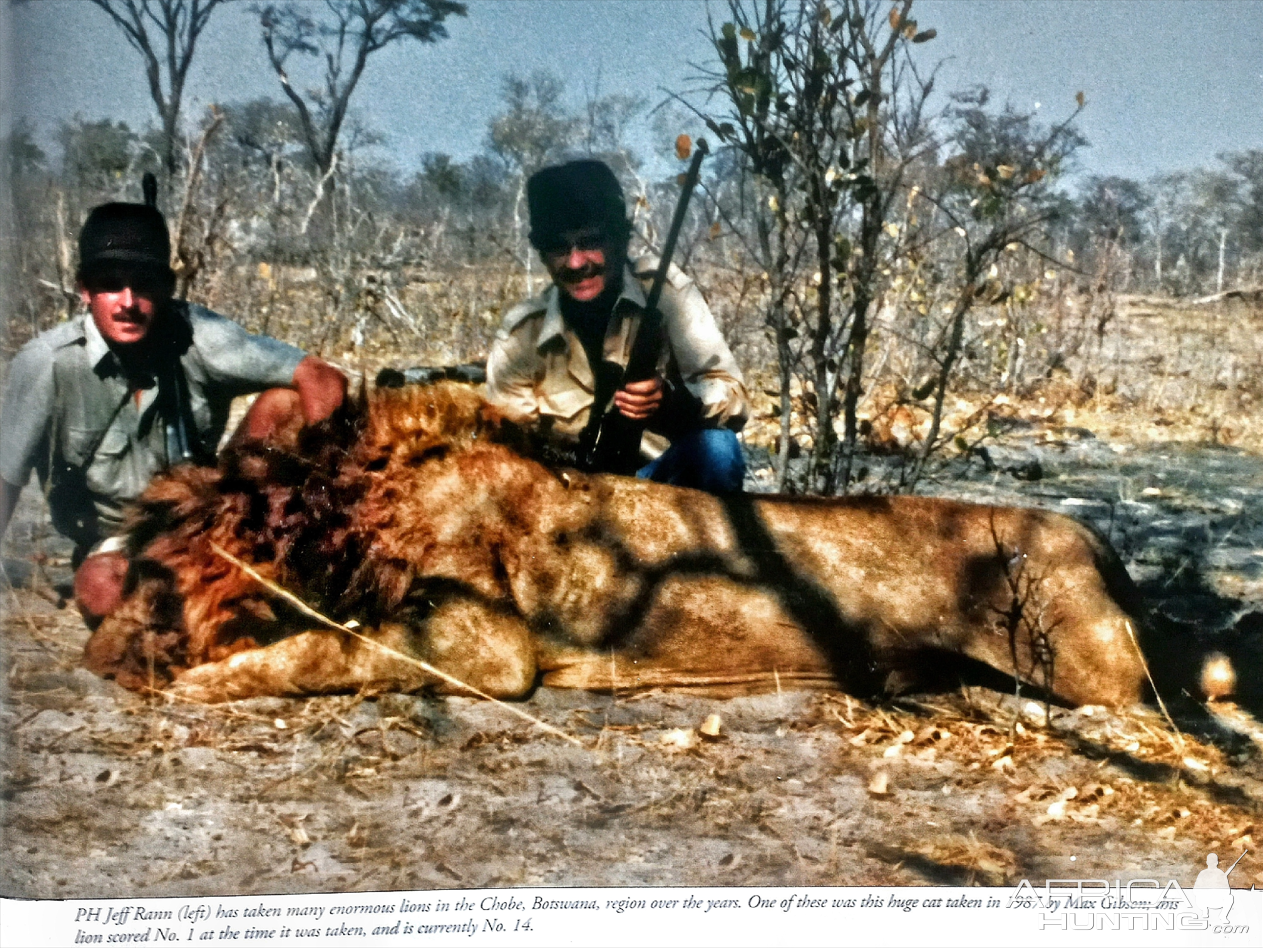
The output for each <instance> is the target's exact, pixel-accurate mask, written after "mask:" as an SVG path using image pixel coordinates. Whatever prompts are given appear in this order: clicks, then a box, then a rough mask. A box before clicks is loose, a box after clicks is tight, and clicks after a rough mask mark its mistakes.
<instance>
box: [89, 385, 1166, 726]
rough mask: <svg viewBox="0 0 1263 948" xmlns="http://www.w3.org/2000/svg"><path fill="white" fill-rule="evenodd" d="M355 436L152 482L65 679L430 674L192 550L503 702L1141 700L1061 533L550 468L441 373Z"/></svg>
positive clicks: (940, 510)
mask: <svg viewBox="0 0 1263 948" xmlns="http://www.w3.org/2000/svg"><path fill="white" fill-rule="evenodd" d="M361 428H362V430H361ZM348 431H349V429H348ZM353 434H354V435H355V436H354V437H352V436H351V434H348V433H346V432H344V434H343V435H342V437H341V439H340V440H341V443H342V446H341V447H338V442H339V439H338V438H336V437H333V436H330V437H329V439H327V440H326V442H325V443H318V442H313V441H312V436H308V442H307V443H306V444H305V445H304V449H303V451H300V452H298V454H297V456H296V457H294V456H290V455H287V454H285V453H284V452H272V453H271V454H269V453H268V452H263V451H259V452H256V453H255V454H253V455H251V454H249V453H248V452H247V453H246V454H244V455H242V456H238V457H235V458H232V459H229V460H227V461H226V462H225V463H224V464H221V469H220V470H219V471H217V472H216V471H193V470H187V471H175V472H172V473H171V474H170V475H168V476H166V477H165V478H163V479H161V480H159V481H157V482H155V484H154V485H153V486H152V487H151V489H150V491H149V492H148V493H147V495H146V497H145V499H144V501H143V502H142V508H141V512H140V515H139V518H138V520H137V522H136V526H135V528H134V529H133V534H132V536H133V544H134V547H135V548H134V551H133V552H134V554H135V557H136V558H135V560H134V565H133V570H132V590H131V592H130V594H129V596H128V598H127V599H126V600H125V601H124V603H123V605H122V606H121V607H120V609H119V610H118V611H117V612H116V613H115V614H114V615H112V616H111V617H109V618H108V619H107V620H106V621H105V623H104V624H103V625H102V626H101V628H100V629H99V630H98V632H97V633H96V635H95V636H94V637H93V640H92V642H90V643H89V649H88V661H89V665H90V667H93V668H95V669H96V670H98V671H100V672H101V673H103V674H113V675H116V676H117V677H118V678H119V680H120V681H122V682H123V683H124V684H127V685H128V686H130V687H142V688H143V687H146V686H147V685H148V684H151V683H152V684H160V685H165V684H166V682H167V681H168V679H170V678H174V682H173V685H172V687H173V688H174V689H175V690H176V691H178V692H183V693H184V694H185V695H187V696H189V697H194V698H199V699H202V700H222V699H226V698H235V697H247V696H251V695H266V694H309V693H317V692H324V691H337V690H348V689H357V688H370V689H375V690H385V689H393V690H415V689H417V688H419V687H422V686H425V685H427V684H434V683H435V679H434V677H433V676H431V675H429V674H428V673H426V672H424V671H422V670H421V669H420V668H419V667H418V666H417V665H415V664H411V663H409V662H407V661H405V660H403V659H400V658H398V657H396V656H395V655H394V654H391V653H388V652H385V651H383V650H381V649H378V648H376V647H374V646H373V645H370V644H368V643H366V642H364V641H362V640H360V639H356V638H351V637H348V636H346V635H344V634H343V633H340V632H337V631H333V630H323V631H315V630H312V629H313V626H314V625H315V623H313V622H312V621H311V620H310V619H305V618H302V617H301V616H300V615H299V614H297V613H294V612H290V611H287V610H286V609H285V608H284V607H281V606H278V605H276V600H275V597H273V596H270V594H269V593H268V592H267V591H266V590H264V589H263V588H262V587H261V586H260V585H259V584H258V583H256V582H255V581H254V580H251V579H249V578H248V577H246V576H245V575H244V574H243V573H242V572H241V571H240V570H238V569H237V568H235V567H233V566H232V565H230V564H229V563H228V562H227V561H225V560H224V559H222V558H220V557H218V556H217V555H216V554H214V553H213V551H212V550H211V548H210V543H211V541H214V542H216V543H218V544H219V545H221V546H222V547H224V548H225V549H228V550H229V551H231V552H232V553H233V555H235V556H238V557H240V558H242V559H243V560H245V561H247V562H250V563H251V564H254V565H255V566H256V567H257V568H258V569H260V570H261V571H262V572H264V573H265V574H267V575H269V576H272V577H274V578H276V579H277V580H278V581H280V582H281V583H283V584H284V585H286V586H287V587H289V588H291V589H293V590H294V591H295V592H296V593H298V594H299V595H302V596H304V597H306V598H307V599H308V600H309V601H311V602H312V603H313V604H314V605H316V606H318V607H320V608H322V609H324V610H326V611H328V612H330V613H333V614H334V615H336V616H337V617H338V618H340V619H349V618H356V619H358V620H359V621H361V622H363V623H364V624H365V631H366V634H369V635H370V636H377V637H379V638H380V639H381V641H383V642H388V643H389V644H390V645H391V647H392V648H393V649H395V650H397V651H400V652H403V653H405V654H409V655H413V656H415V657H417V658H420V659H422V660H424V661H426V662H430V663H432V664H433V665H436V666H438V667H440V668H442V669H443V670H445V671H447V672H448V673H450V674H452V675H454V676H456V677H458V678H460V679H461V680H463V681H466V682H468V683H469V684H471V685H474V686H476V687H477V688H479V689H480V690H482V691H484V692H487V693H490V694H494V695H496V696H501V697H503V696H518V695H522V694H524V693H526V692H527V691H529V690H530V689H531V688H532V687H533V686H534V684H535V683H536V681H538V680H542V682H543V683H544V684H548V685H555V686H559V687H574V688H590V689H600V690H611V689H613V690H619V691H622V690H635V689H645V688H655V687H669V688H695V689H700V690H704V691H706V692H709V693H715V694H731V693H736V692H743V691H759V690H771V689H774V688H777V687H792V686H798V687H801V686H818V687H835V686H841V687H845V688H852V689H859V690H865V691H872V690H877V689H878V688H880V687H881V686H882V685H883V684H886V683H888V679H889V677H890V676H891V675H892V674H893V675H894V676H895V677H896V678H898V677H906V676H907V675H908V674H910V673H919V672H920V671H921V670H924V669H926V668H931V669H932V668H933V667H934V666H935V665H937V664H940V663H941V660H942V659H943V658H945V657H951V656H957V657H963V658H966V659H972V660H976V661H978V662H982V663H984V664H985V665H988V666H990V667H991V668H993V669H996V670H998V671H1000V672H1002V673H1004V674H1007V675H1012V674H1013V673H1014V672H1015V670H1016V672H1017V674H1018V676H1019V677H1021V678H1022V679H1023V680H1025V681H1028V682H1031V683H1034V684H1038V685H1041V686H1047V689H1048V690H1049V691H1050V692H1051V693H1053V694H1054V695H1056V696H1057V697H1059V698H1061V699H1063V700H1066V701H1069V702H1072V703H1107V704H1121V703H1127V702H1131V701H1135V700H1138V699H1139V698H1140V697H1141V695H1142V690H1143V687H1142V686H1143V682H1144V669H1143V665H1142V662H1141V659H1140V655H1139V652H1138V649H1137V647H1136V645H1135V640H1134V638H1133V637H1132V636H1131V634H1130V631H1129V629H1128V626H1127V623H1128V616H1127V613H1126V612H1125V611H1124V609H1123V607H1122V606H1120V604H1119V601H1118V599H1119V598H1126V596H1127V594H1128V590H1129V586H1128V581H1127V579H1126V574H1125V573H1124V572H1123V571H1122V569H1121V567H1120V566H1119V565H1118V563H1117V561H1116V559H1115V558H1113V556H1112V554H1111V553H1110V551H1109V550H1108V548H1106V547H1105V546H1104V545H1103V544H1102V543H1101V541H1099V540H1098V539H1097V538H1096V537H1095V536H1094V535H1092V534H1091V533H1090V531H1088V530H1087V529H1086V528H1084V527H1082V526H1081V525H1080V524H1078V523H1076V522H1075V521H1073V520H1070V519H1068V518H1065V517H1061V516H1058V515H1055V514H1048V513H1044V512H1040V511H1035V510H1024V509H1013V508H991V507H981V506H974V505H969V504H963V503H958V502H954V501H947V500H937V499H930V498H919V497H883V498H852V499H838V500H808V499H790V498H778V497H758V496H755V495H744V496H739V497H733V498H716V497H712V496H709V495H706V494H701V493H698V492H695V491H689V490H684V489H681V488H674V487H669V486H665V485H661V484H653V483H648V482H644V481H636V480H632V479H628V478H620V477H612V476H586V475H582V474H577V473H575V472H571V471H555V470H552V469H550V468H548V467H545V466H543V465H541V464H539V463H537V462H536V461H534V460H531V459H530V458H529V457H527V456H525V455H524V453H522V450H521V445H516V446H510V444H507V443H504V442H506V441H511V440H512V426H506V425H503V424H502V423H501V422H500V421H499V420H498V419H497V418H496V416H495V414H494V412H492V411H490V410H489V409H487V408H486V406H485V405H483V403H482V402H481V401H480V400H479V399H478V397H477V396H476V394H474V393H473V392H472V390H469V389H467V388H463V387H460V386H452V385H438V386H433V387H429V388H415V387H414V388H410V389H404V390H401V391H398V392H389V393H380V394H378V395H377V396H375V398H374V400H373V403H372V405H371V406H370V409H369V413H368V417H367V421H366V422H365V423H363V424H362V425H361V426H360V428H356V429H355V430H354V432H353ZM313 444H315V445H316V446H314V447H313ZM515 448H516V449H515ZM528 453H529V452H528ZM313 459H314V460H313ZM303 630H306V631H303ZM295 632H301V634H293V633H295ZM268 643H270V644H268ZM1015 661H1016V668H1015ZM446 687H447V688H448V690H457V691H459V689H458V688H453V687H451V686H446Z"/></svg>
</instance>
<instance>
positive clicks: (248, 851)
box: [0, 426, 1263, 898]
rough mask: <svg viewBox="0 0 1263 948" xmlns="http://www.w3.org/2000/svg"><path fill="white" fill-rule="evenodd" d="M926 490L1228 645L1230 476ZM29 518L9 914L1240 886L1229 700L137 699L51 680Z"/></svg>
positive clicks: (60, 619) (1010, 459)
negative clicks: (1099, 544) (1118, 575)
mask: <svg viewBox="0 0 1263 948" xmlns="http://www.w3.org/2000/svg"><path fill="white" fill-rule="evenodd" d="M1032 465H1035V466H1032ZM944 478H945V479H944V480H942V481H940V482H939V483H937V484H934V485H932V486H931V488H930V489H931V490H933V491H934V492H937V493H952V494H955V495H958V496H964V497H969V498H973V499H979V500H991V501H998V502H1023V503H1038V504H1042V505H1048V506H1052V507H1054V508H1056V509H1059V510H1062V511H1063V512H1069V513H1073V514H1076V515H1079V516H1084V517H1086V518H1087V519H1090V520H1091V521H1092V522H1094V523H1095V524H1096V525H1097V526H1098V528H1099V529H1101V530H1102V531H1103V532H1106V533H1107V534H1109V535H1110V536H1111V539H1112V540H1113V542H1114V543H1115V544H1116V545H1117V546H1118V547H1119V549H1120V550H1121V551H1122V553H1123V555H1124V558H1125V559H1126V560H1127V563H1128V567H1129V569H1130V570H1131V571H1132V574H1133V576H1134V577H1135V578H1136V579H1137V580H1138V581H1139V582H1140V583H1141V585H1142V587H1143V588H1144V589H1145V591H1146V593H1147V595H1148V596H1149V599H1150V602H1151V603H1153V605H1154V606H1155V608H1156V610H1157V612H1158V613H1159V614H1160V615H1161V616H1164V617H1165V618H1163V619H1162V628H1163V630H1164V631H1163V634H1165V635H1168V636H1175V637H1177V638H1178V639H1179V640H1180V641H1182V642H1186V643H1187V644H1188V647H1189V650H1190V652H1191V651H1192V650H1193V648H1194V646H1197V647H1198V648H1200V647H1202V646H1205V645H1207V644H1211V645H1215V644H1218V643H1222V644H1223V647H1224V648H1225V649H1226V650H1229V651H1231V652H1233V653H1234V654H1235V655H1236V656H1238V660H1239V662H1240V661H1241V660H1242V659H1243V658H1248V657H1249V656H1250V655H1251V654H1253V655H1255V656H1256V657H1257V655H1258V653H1259V649H1258V644H1257V643H1258V639H1259V632H1258V623H1257V620H1256V619H1255V618H1252V617H1251V616H1250V615H1249V614H1250V613H1251V612H1252V610H1256V609H1261V608H1263V524H1260V518H1261V517H1263V461H1261V460H1260V459H1259V458H1258V457H1256V456H1252V455H1248V454H1244V453H1242V452H1234V451H1229V450H1225V449H1192V448H1176V447H1170V446H1165V447H1164V446H1156V447H1150V448H1122V447H1111V446H1110V445H1108V444H1104V443H1102V442H1100V441H1097V440H1096V439H1093V438H1091V437H1090V436H1088V435H1087V434H1086V433H1084V432H1077V431H1073V430H1066V431H1051V432H1050V431H1047V430H1035V429H1030V430H1026V429H1022V428H1020V426H1019V427H1018V428H1015V429H1014V430H1012V431H1009V432H1006V433H1004V436H1003V437H1001V438H999V439H998V441H997V442H996V443H995V444H994V445H993V446H992V447H991V448H990V449H989V451H988V454H987V455H986V456H985V457H983V456H981V455H975V456H974V457H973V458H972V459H970V460H962V461H961V462H959V464H958V465H957V467H956V469H954V470H950V471H948V472H946V474H945V475H944ZM41 516H42V514H41V509H40V502H39V499H38V497H37V496H35V495H33V494H32V493H31V492H29V491H28V494H27V495H26V497H25V498H24V501H23V507H22V512H21V515H20V521H19V522H18V523H16V524H15V528H14V529H13V530H11V537H10V540H9V542H8V550H9V553H10V554H11V555H10V556H9V558H7V559H6V560H5V564H6V568H7V571H8V574H9V577H10V579H11V580H12V581H13V585H14V586H16V587H18V588H15V589H12V590H0V595H3V596H4V597H5V598H4V601H5V606H4V619H3V640H2V641H3V673H4V675H3V683H4V686H5V688H6V689H7V691H6V693H5V695H4V704H3V718H2V720H0V734H2V735H3V739H4V740H5V741H6V742H7V743H6V746H5V747H4V748H3V763H4V767H3V804H2V806H3V827H4V829H3V833H4V836H3V849H4V851H5V853H6V859H5V860H4V864H3V867H0V891H2V892H3V894H4V895H7V896H16V897H56V898H69V897H82V896H94V897H104V896H122V895H129V896H138V895H175V894H180V895H199V894H210V893H229V894H247V893H275V892H312V891H324V890H345V889H352V890H354V889H364V890H384V889H393V888H407V889H412V888H452V887H460V888H467V887H485V886H513V885H637V884H654V885H673V884H687V885H753V884H760V885H775V884H781V885H795V886H797V885H839V884H841V885H845V884H889V885H917V884H944V883H950V884H1004V883H1016V882H1017V881H1018V880H1020V879H1022V878H1028V879H1031V880H1032V881H1035V880H1042V879H1044V878H1047V877H1050V876H1052V877H1067V876H1075V877H1097V878H1114V877H1115V876H1116V875H1118V874H1120V873H1122V874H1125V875H1130V876H1136V877H1140V876H1147V877H1151V878H1159V879H1163V880H1166V879H1169V878H1173V879H1176V880H1178V881H1181V882H1185V883H1188V882H1191V881H1192V879H1193V877H1194V876H1195V874H1196V872H1197V870H1198V869H1200V868H1201V867H1202V866H1203V865H1204V858H1205V854H1206V853H1207V852H1208V851H1211V850H1213V851H1216V852H1218V853H1219V854H1220V858H1221V860H1223V859H1227V861H1228V862H1231V861H1232V860H1233V859H1235V858H1236V857H1237V855H1238V854H1239V853H1240V852H1241V850H1242V849H1243V848H1244V849H1249V850H1250V853H1249V854H1248V855H1246V857H1245V859H1244V860H1243V861H1242V863H1241V864H1240V865H1239V866H1238V867H1237V869H1236V871H1235V872H1234V873H1233V875H1232V881H1233V883H1234V884H1236V885H1245V886H1249V885H1250V884H1251V883H1263V860H1261V859H1260V858H1259V857H1258V855H1257V850H1258V844H1257V841H1258V840H1260V838H1261V836H1263V729H1260V726H1259V724H1258V723H1257V718H1256V717H1252V716H1251V715H1250V714H1248V713H1247V712H1246V711H1245V710H1244V709H1242V708H1240V707H1238V706H1236V705H1233V704H1229V703H1220V704H1218V705H1216V706H1215V708H1214V713H1213V714H1210V713H1207V712H1206V711H1205V710H1204V709H1203V708H1202V706H1200V705H1198V704H1196V703H1195V702H1193V701H1191V700H1190V699H1187V698H1185V699H1183V700H1180V701H1178V702H1177V703H1176V704H1175V705H1173V706H1172V707H1171V709H1170V710H1171V712H1172V714H1173V715H1174V716H1175V718H1176V723H1177V724H1178V725H1179V729H1180V730H1179V732H1178V733H1177V732H1176V731H1174V730H1173V729H1172V727H1171V725H1170V724H1169V723H1168V721H1167V719H1166V718H1165V717H1164V715H1163V714H1162V713H1161V712H1160V711H1159V710H1158V709H1149V708H1141V709H1136V710H1134V711H1129V712H1126V713H1121V714H1117V713H1112V712H1106V711H1104V710H1103V709H1099V708H1085V709H1079V710H1076V711H1069V710H1064V709H1057V708H1053V709H1051V713H1050V715H1049V709H1046V708H1044V707H1043V706H1040V705H1037V704H1035V703H1034V702H1031V701H1029V700H1028V699H1027V698H1025V697H1023V698H1020V699H1015V698H1014V697H1013V696H1012V695H1004V694H1001V693H998V692H995V691H990V690H987V689H985V688H981V687H961V688H958V689H956V690H952V691H949V692H945V693H939V694H933V695H915V696H911V697H909V698H907V699H904V700H901V701H892V702H890V703H888V704H885V705H881V706H873V705H866V704H862V703H860V702H858V701H855V700H853V699H850V698H848V697H846V696H844V695H840V694H833V693H816V694H809V693H784V694H771V695H764V696H759V697H753V698H742V699H733V700H727V701H718V700H709V699H703V698H697V697H691V696H685V695H679V694H662V693H654V694H650V695H646V696H640V697H635V698H611V697H608V696H601V695H593V694H587V693H577V692H563V691H556V690H551V689H541V690H540V691H538V692H537V693H536V694H535V695H534V696H533V697H532V698H531V699H530V700H529V701H527V702H524V703H523V704H522V705H521V708H522V709H523V710H525V711H526V712H528V713H530V714H532V715H535V716H537V717H538V718H540V719H542V720H544V721H546V722H548V723H549V724H551V725H553V726H555V727H557V728H560V729H561V730H563V731H565V732H567V733H568V734H570V735H572V736H573V737H574V738H575V739H576V740H577V741H578V742H579V744H580V745H582V746H575V745H574V744H571V743H567V742H566V741H564V740H562V739H560V738H557V737H554V736H551V735H548V734H545V733H543V732H541V731H539V730H538V729H535V728H533V726H532V725H530V724H529V723H528V722H526V721H523V720H522V719H520V718H518V717H515V716H514V715H512V714H510V713H509V712H508V711H506V710H505V709H503V708H500V707H497V706H494V705H491V704H487V703H484V702H478V701H473V700H467V699H459V698H447V699H436V698H431V697H426V696H400V695H386V696H380V697H369V696H356V695H345V696H336V697H328V698H316V699H307V700H278V699H264V700H252V701H245V702H238V703H234V704H230V705H221V706H214V707H201V706H193V705H186V704H171V703H162V702H158V701H153V700H146V699H142V698H140V697H138V696H136V695H134V694H131V693H129V692H126V691H124V690H122V689H120V688H118V687H116V686H115V685H114V684H112V683H110V682H106V681H102V680H100V679H97V678H96V677H95V676H93V675H91V674H89V673H88V672H86V671H84V670H83V669H82V668H80V667H78V666H79V657H80V653H81V649H82V646H83V643H84V642H85V641H86V638H87V631H86V629H85V628H84V626H83V624H82V623H81V622H80V621H79V619H78V618H77V616H76V615H75V614H74V612H73V610H72V609H58V608H57V607H56V605H55V604H54V603H53V602H51V601H50V599H52V598H55V596H54V595H53V594H52V593H51V592H50V589H49V585H50V583H51V584H52V585H56V584H57V583H58V582H64V581H65V580H66V579H67V578H68V577H69V572H68V567H67V564H66V562H65V559H64V558H65V555H66V552H67V551H66V549H65V548H64V546H61V545H59V543H58V541H57V540H56V539H55V538H49V537H46V536H42V535H41V534H42V532H43V530H44V528H42V527H41V526H40V524H41V523H42V520H41ZM41 551H42V552H43V553H44V554H45V556H46V557H47V562H46V566H45V568H44V569H43V571H42V572H41V571H40V570H32V569H31V567H30V556H31V554H32V553H33V552H41ZM1243 616H1244V618H1243ZM1252 629H1253V630H1254V631H1253V632H1251V630H1252ZM1252 650H1253V651H1252ZM1260 667H1263V661H1261V662H1258V663H1255V664H1254V665H1253V666H1252V667H1250V668H1248V669H1247V668H1242V669H1241V671H1242V672H1243V675H1244V677H1246V679H1247V681H1246V684H1247V685H1250V683H1251V682H1253V683H1254V684H1253V685H1252V687H1256V688H1257V677H1258V674H1259V668H1260ZM1251 676H1252V677H1251ZM1247 691H1248V689H1247ZM1241 700H1242V702H1243V703H1244V704H1248V705H1249V707H1250V709H1251V710H1252V711H1253V712H1254V714H1255V715H1258V714H1259V711H1260V709H1259V708H1258V707H1257V701H1256V700H1254V698H1251V697H1250V696H1249V695H1248V694H1247V696H1246V697H1245V698H1243V699H1241ZM708 719H709V721H708ZM704 725H705V726H704ZM705 730H709V731H716V730H717V732H718V733H717V734H716V735H713V736H707V735H705V734H703V733H701V732H702V731H705Z"/></svg>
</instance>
